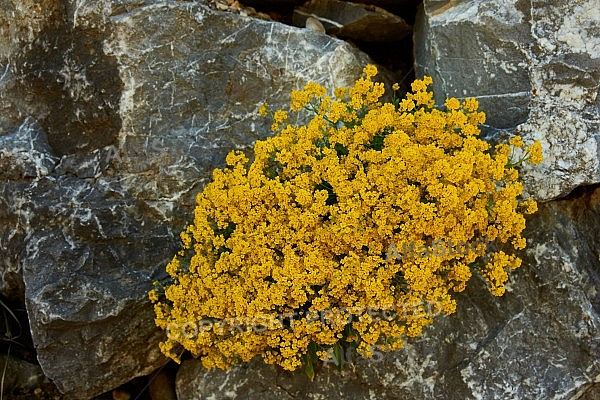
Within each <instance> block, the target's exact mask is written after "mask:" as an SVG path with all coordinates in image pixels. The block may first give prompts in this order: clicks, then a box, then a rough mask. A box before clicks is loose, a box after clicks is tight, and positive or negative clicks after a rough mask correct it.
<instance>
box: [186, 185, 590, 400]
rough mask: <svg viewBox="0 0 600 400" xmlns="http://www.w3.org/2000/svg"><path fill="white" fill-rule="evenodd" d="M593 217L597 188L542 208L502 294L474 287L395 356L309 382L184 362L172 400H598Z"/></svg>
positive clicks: (325, 372) (266, 371)
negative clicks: (451, 310)
mask: <svg viewBox="0 0 600 400" xmlns="http://www.w3.org/2000/svg"><path fill="white" fill-rule="evenodd" d="M599 215H600V189H599V188H596V189H594V190H589V191H586V192H584V193H581V194H579V195H578V196H577V197H575V198H571V199H567V200H561V201H555V202H550V203H546V204H542V205H541V206H540V211H539V213H538V214H536V215H535V216H533V217H532V218H530V221H529V226H528V228H527V232H526V237H527V238H528V242H529V248H528V249H527V250H526V252H524V253H523V254H522V256H523V260H524V263H523V266H522V267H521V268H520V269H518V270H516V271H515V273H513V274H512V276H511V281H510V284H509V285H508V290H507V293H506V294H505V295H504V296H503V297H499V298H496V297H493V296H492V295H491V294H489V292H487V290H486V289H485V287H484V284H483V282H482V281H480V280H479V279H474V280H473V281H472V282H471V283H470V284H469V286H468V287H467V290H466V292H465V293H461V294H460V295H459V296H458V299H457V300H458V309H457V313H456V314H453V315H451V316H448V317H443V318H439V319H438V320H437V321H435V322H434V324H433V325H431V326H430V327H428V328H427V329H426V330H425V331H424V333H423V334H422V336H420V337H419V338H416V339H412V340H409V341H408V343H407V345H406V347H405V348H404V349H403V350H402V351H400V352H398V353H391V354H388V355H387V356H385V357H380V356H377V357H374V358H373V359H372V360H365V359H363V360H361V359H355V364H354V366H350V367H347V369H346V370H345V371H344V372H342V373H338V372H337V371H336V369H335V368H332V367H333V364H332V363H329V365H327V366H326V367H322V368H321V369H320V370H319V371H317V375H316V377H315V382H313V383H310V382H309V381H308V379H307V378H306V377H305V376H304V375H303V372H301V371H296V372H293V373H289V372H284V371H283V370H282V369H280V368H278V367H274V366H266V365H264V364H262V363H261V362H252V363H250V364H249V365H241V366H237V367H235V368H233V369H232V370H230V371H220V370H211V371H207V370H205V369H203V368H202V366H201V364H200V362H199V361H195V360H188V361H186V362H184V363H183V365H182V367H181V369H180V370H179V373H178V376H177V393H178V396H179V399H180V400H197V399H204V398H214V399H217V400H218V399H230V398H236V394H237V395H240V394H242V393H243V397H244V398H246V399H249V400H259V399H260V400H270V399H294V398H310V399H323V398H326V399H372V398H377V399H389V400H392V399H408V400H413V399H414V400H417V399H421V400H422V399H457V400H458V399H461V400H462V399H505V398H513V399H549V398H555V399H571V398H579V397H577V396H580V395H584V394H585V396H587V397H584V398H589V399H592V398H597V397H593V396H598V395H600V391H599V390H598V385H597V382H598V381H599V380H600V364H599V363H598V359H599V357H600V319H599V318H598V311H599V310H600V294H599V292H598V290H597V288H598V282H600V273H599V272H598V271H600V262H599V261H598V258H597V257H596V256H595V254H597V253H598V252H599V251H600V240H599V237H598V236H599V233H598V232H600V218H599Z"/></svg>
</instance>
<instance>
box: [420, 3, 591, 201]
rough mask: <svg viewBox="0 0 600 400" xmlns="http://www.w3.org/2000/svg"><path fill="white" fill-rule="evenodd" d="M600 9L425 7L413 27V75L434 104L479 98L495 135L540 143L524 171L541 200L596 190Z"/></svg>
mask: <svg viewBox="0 0 600 400" xmlns="http://www.w3.org/2000/svg"><path fill="white" fill-rule="evenodd" d="M599 20H600V8H599V7H598V2H597V0H582V1H577V2H573V1H568V0H558V1H552V2H544V1H536V0H485V1H467V0H464V1H463V0H452V1H445V0H444V1H441V0H426V1H425V2H424V6H422V7H421V8H420V11H419V14H418V16H417V22H416V25H415V54H416V67H417V68H416V71H417V75H419V76H420V75H423V74H428V75H431V76H433V80H434V89H435V91H436V97H437V99H438V101H443V99H444V98H446V97H450V96H454V97H458V98H463V97H467V96H468V97H477V98H478V99H479V101H480V104H481V108H482V109H483V110H484V111H486V112H487V115H488V122H487V124H488V125H489V128H490V131H492V132H493V131H496V133H498V130H514V129H515V128H517V129H516V132H517V133H519V134H522V135H523V136H524V137H525V138H526V141H528V142H532V141H533V140H536V139H539V140H541V142H542V145H543V147H544V155H545V157H546V159H545V161H544V163H543V164H542V167H541V168H536V169H533V170H530V171H528V174H527V176H526V179H525V183H526V186H527V190H528V191H529V192H530V193H531V194H532V195H534V196H536V197H537V198H539V199H545V200H547V199H552V198H556V197H560V196H564V195H565V194H567V193H569V192H570V191H571V190H573V189H574V188H575V187H577V186H580V185H587V184H594V183H597V182H600V164H599V160H598V158H599V157H598V137H599V130H600V122H599V121H600V96H599V95H598V94H599V90H600V83H599V82H600V28H599V26H598V21H599Z"/></svg>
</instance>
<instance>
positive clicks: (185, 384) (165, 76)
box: [0, 0, 600, 400]
mask: <svg viewBox="0 0 600 400" xmlns="http://www.w3.org/2000/svg"><path fill="white" fill-rule="evenodd" d="M261 2H263V0H256V2H255V3H261ZM267 2H270V3H277V2H278V0H268V1H267ZM292 3H294V4H297V3H298V2H292ZM367 3H370V4H377V5H379V6H382V7H386V8H388V9H396V8H397V7H401V8H402V7H404V5H405V4H410V5H414V4H415V1H414V0H407V1H402V2H396V1H393V0H372V1H368V2H367ZM546 3H549V4H546ZM596 3H597V0H580V1H576V2H567V1H565V0H557V1H553V2H533V1H532V0H493V1H492V0H484V1H478V2H473V1H463V0H451V1H446V0H444V1H434V0H425V3H424V6H423V8H422V9H421V11H420V13H419V15H418V18H417V25H416V26H417V31H416V36H415V43H416V55H417V65H416V67H417V74H418V75H421V74H423V73H426V74H429V75H432V76H433V78H434V83H435V85H436V87H435V89H436V91H437V96H438V100H442V99H443V98H444V97H446V96H457V97H465V96H475V97H478V98H479V100H480V102H481V108H482V109H483V110H484V111H486V112H487V113H488V116H489V119H488V133H489V138H490V140H492V141H493V140H496V139H498V138H502V137H504V136H507V135H508V134H507V132H508V131H512V130H515V132H516V133H520V134H522V135H523V136H524V137H525V139H526V141H528V142H530V141H533V140H534V139H540V140H541V141H542V144H543V146H544V152H545V161H544V163H543V164H542V166H541V167H540V168H537V169H531V170H526V171H525V172H526V173H525V174H524V179H525V183H526V187H527V190H528V191H529V193H530V194H532V195H534V196H535V197H536V198H538V199H542V200H550V199H555V198H557V197H561V196H564V195H565V194H567V193H569V192H571V191H572V190H573V188H575V187H576V186H582V185H589V184H595V183H598V182H599V181H600V167H599V165H598V155H597V152H598V131H599V126H600V122H599V121H600V111H599V109H600V93H599V84H598V82H600V72H599V71H600V64H599V58H600V33H599V32H598V26H597V21H599V20H600V16H599V13H600V10H599V9H598V7H597V4H596ZM290 4H291V3H290ZM407 7H408V6H407ZM409 22H412V21H409ZM367 62H369V59H368V58H367V57H366V56H365V55H364V54H362V53H360V52H359V51H357V50H356V49H355V48H353V47H351V46H350V45H348V44H346V43H344V42H342V41H339V40H336V39H333V38H330V37H328V36H326V35H323V34H322V33H318V32H313V31H309V30H305V29H297V28H292V27H288V26H285V25H282V24H279V23H274V22H265V21H259V20H256V19H252V18H245V17H243V16H240V15H234V14H230V13H221V12H217V11H212V10H211V9H209V8H208V7H206V6H205V5H203V4H202V3H200V2H182V1H160V0H119V1H115V0H98V1H75V0H41V1H39V0H38V1H32V0H24V1H9V2H4V3H3V4H2V6H0V250H1V253H2V256H3V257H2V258H1V259H0V278H1V279H0V295H2V296H6V297H9V298H11V299H20V298H24V299H25V300H26V305H27V310H28V314H29V321H30V325H31V330H32V336H33V340H34V342H35V346H36V349H37V355H38V360H39V362H40V365H41V368H42V369H43V372H44V374H45V375H46V376H47V377H49V378H51V379H52V380H53V381H54V382H55V383H56V384H57V385H58V387H59V388H60V390H61V391H63V392H64V393H65V394H66V397H67V398H75V399H78V398H81V399H87V398H91V397H93V396H95V395H98V394H100V393H102V392H105V391H108V390H111V389H113V388H115V387H116V386H118V385H120V384H121V383H124V382H126V381H128V380H130V379H131V378H133V377H136V376H140V375H145V374H148V373H150V372H151V371H153V370H155V369H156V368H158V367H160V366H161V365H162V364H163V363H164V362H165V359H164V358H163V357H162V356H161V355H160V353H159V351H158V342H159V341H160V339H161V338H162V335H164V333H163V332H161V331H159V330H158V329H157V328H155V327H154V323H153V312H152V308H151V306H150V303H149V301H148V300H147V294H146V293H147V291H148V290H149V289H150V288H151V286H152V282H153V281H155V280H162V279H165V277H166V273H165V271H164V267H165V264H166V263H167V262H168V261H169V259H170V258H171V256H172V255H173V254H174V252H175V251H176V250H177V246H178V234H179V232H180V231H181V230H182V229H183V228H184V227H185V226H186V225H187V224H188V223H189V222H190V220H191V216H192V212H193V207H194V197H195V195H196V193H198V191H199V190H200V189H201V188H202V186H203V185H204V183H205V182H206V181H207V180H208V179H210V176H211V173H212V170H213V169H214V168H216V167H221V166H223V164H224V159H225V155H226V154H227V152H228V151H230V150H231V149H242V150H247V149H249V148H250V146H251V144H252V143H253V142H254V141H255V140H256V139H258V138H262V137H265V135H267V134H269V129H268V125H269V123H268V121H266V120H264V119H263V118H262V117H259V116H258V115H257V110H258V108H259V105H260V104H261V103H262V102H264V101H267V102H269V103H270V104H271V105H272V106H273V107H275V108H277V107H281V106H284V104H285V103H287V102H288V99H289V91H290V90H291V89H295V88H299V87H301V86H303V85H304V84H305V83H306V82H307V81H309V80H315V81H318V82H320V83H322V84H324V85H326V86H327V87H331V88H333V87H338V86H347V85H350V84H351V83H352V82H353V81H354V80H355V78H356V77H358V76H359V75H360V73H361V70H362V67H363V66H364V64H366V63H367ZM598 232H600V188H598V187H597V186H591V187H588V188H584V189H576V190H575V192H574V193H572V194H571V195H570V196H569V197H567V198H565V199H562V200H553V201H548V202H546V203H544V204H541V205H540V211H539V213H538V214H536V215H534V216H533V217H532V218H530V220H529V222H528V229H527V233H526V235H525V236H526V237H527V238H528V243H529V247H528V248H527V250H526V251H525V252H524V253H523V254H521V256H522V258H523V260H524V266H523V267H522V268H521V269H519V270H517V271H516V272H515V273H514V274H513V275H512V278H511V279H512V281H511V284H510V285H509V288H508V292H507V294H506V295H505V296H504V297H502V298H494V297H492V296H491V295H490V294H489V293H488V292H487V291H486V289H485V288H484V285H483V283H482V282H480V281H478V280H475V281H474V282H472V285H470V286H469V288H468V289H467V291H466V292H465V293H463V294H461V295H460V296H459V302H458V303H459V308H458V311H457V313H456V314H455V315H452V316H450V317H447V318H443V319H440V320H438V321H437V323H435V324H433V325H432V326H431V327H430V328H428V329H427V330H426V332H425V333H424V334H423V335H422V336H421V337H420V338H418V339H416V340H413V341H411V342H409V344H408V345H407V348H406V349H405V350H404V351H402V352H399V353H397V354H395V355H394V356H393V357H389V358H386V359H375V360H356V362H357V365H355V366H354V367H352V368H348V369H347V370H346V371H344V372H343V373H341V374H340V373H338V372H337V371H335V369H334V368H333V366H332V365H328V366H326V367H323V368H321V369H320V370H319V371H317V377H316V378H315V382H313V383H309V382H308V381H307V379H306V377H305V376H304V375H303V373H302V372H297V373H293V374H289V373H284V372H282V371H281V370H280V369H277V368H275V367H272V366H265V365H262V364H261V363H257V362H253V363H251V364H250V365H244V366H239V367H236V368H235V369H233V370H232V371H229V372H223V371H205V370H203V369H202V368H201V366H200V364H199V362H198V361H194V360H188V361H186V362H184V364H183V366H182V367H181V369H180V370H179V373H178V376H177V394H178V398H179V399H199V398H214V399H226V398H234V396H235V395H236V394H239V396H240V397H244V398H248V399H260V400H268V399H269V398H277V399H281V398H283V399H287V398H290V399H291V398H313V399H324V398H325V399H336V398H339V399H342V398H343V399H367V398H369V399H371V398H378V399H398V398H401V399H409V400H410V399H434V398H436V399H437V398H444V399H493V398H540V399H546V398H553V399H571V398H573V399H575V398H578V399H597V398H600V383H599V382H600V361H598V360H600V333H599V324H600V318H599V315H600V291H599V289H598V287H599V286H600V273H599V272H598V271H600V261H599V259H598V254H600V240H599V239H600V237H599V234H598ZM36 376H37V375H36ZM271 393H272V394H271ZM170 395H172V393H171V394H170Z"/></svg>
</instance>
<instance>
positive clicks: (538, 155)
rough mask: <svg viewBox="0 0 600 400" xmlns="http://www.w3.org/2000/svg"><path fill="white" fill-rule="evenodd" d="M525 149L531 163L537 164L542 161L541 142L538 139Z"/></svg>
mask: <svg viewBox="0 0 600 400" xmlns="http://www.w3.org/2000/svg"><path fill="white" fill-rule="evenodd" d="M527 151H528V152H529V162H530V163H531V164H534V165H539V164H540V163H541V162H542V160H543V156H542V144H541V143H540V141H539V140H536V141H535V143H534V144H532V145H531V146H529V148H528V149H527Z"/></svg>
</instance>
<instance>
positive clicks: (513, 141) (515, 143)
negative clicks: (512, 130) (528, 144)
mask: <svg viewBox="0 0 600 400" xmlns="http://www.w3.org/2000/svg"><path fill="white" fill-rule="evenodd" d="M509 143H510V144H512V145H513V146H515V147H519V148H522V147H523V146H525V143H523V139H521V136H515V137H513V138H511V139H510V141H509Z"/></svg>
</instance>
